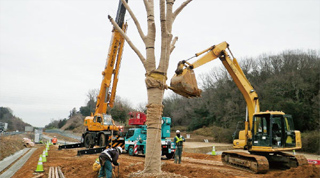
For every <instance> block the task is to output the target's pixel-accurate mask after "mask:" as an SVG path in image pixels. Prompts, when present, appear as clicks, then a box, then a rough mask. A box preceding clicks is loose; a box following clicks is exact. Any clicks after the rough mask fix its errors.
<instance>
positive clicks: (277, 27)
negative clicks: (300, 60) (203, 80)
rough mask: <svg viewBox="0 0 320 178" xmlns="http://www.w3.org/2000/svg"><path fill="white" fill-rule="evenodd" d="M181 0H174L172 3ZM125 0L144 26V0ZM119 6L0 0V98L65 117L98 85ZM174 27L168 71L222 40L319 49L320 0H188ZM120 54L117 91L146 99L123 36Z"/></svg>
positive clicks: (28, 115) (244, 52) (31, 115)
mask: <svg viewBox="0 0 320 178" xmlns="http://www.w3.org/2000/svg"><path fill="white" fill-rule="evenodd" d="M182 2H183V1H182V0H176V1H175V6H174V7H175V8H177V7H178V5H180V4H181V3H182ZM158 4H159V3H158V1H156V2H155V10H156V12H155V14H156V15H157V16H156V17H157V19H156V25H157V32H158V33H159V32H160V28H159V18H158V16H159V15H158V14H159V12H158ZM129 5H130V6H131V8H132V9H133V11H134V12H135V14H136V16H137V18H138V19H139V20H140V23H141V25H142V27H143V29H144V31H145V32H146V15H145V14H146V13H145V8H144V4H143V2H142V1H141V0H129ZM117 6H118V0H104V1H102V0H21V1H18V0H0V106H2V107H9V108H11V109H12V110H13V114H14V115H15V116H17V117H19V118H21V119H22V120H23V121H25V122H27V123H30V124H31V125H33V126H45V125H46V124H48V123H49V122H50V121H51V119H56V120H57V119H63V118H67V117H68V115H69V111H70V110H71V109H72V108H74V107H76V108H77V109H79V107H80V106H84V105H85V104H86V101H87V96H86V95H87V93H88V91H89V90H92V89H98V88H100V84H101V80H102V75H101V72H102V70H103V69H104V65H105V62H106V57H107V53H108V49H109V44H110V40H111V39H110V38H111V30H112V26H111V24H110V22H109V21H108V19H107V16H108V15H111V16H112V17H115V16H116V12H117V8H118V7H117ZM125 19H126V20H127V22H128V24H129V29H128V32H127V34H128V36H129V37H130V38H131V40H132V41H133V43H134V44H135V45H136V46H138V48H139V49H140V50H141V52H142V53H143V54H144V53H145V51H144V46H143V43H142V41H141V39H140V37H139V35H138V33H137V30H136V28H135V25H134V24H133V21H132V19H131V18H130V16H129V14H128V13H127V15H126V18H125ZM173 35H174V36H178V37H179V40H178V41H177V43H176V48H175V50H174V52H173V53H172V55H171V61H170V67H169V70H168V78H171V77H172V76H173V73H174V70H175V67H176V64H177V62H178V61H180V60H183V59H187V58H189V57H191V56H193V55H194V54H195V53H196V52H199V51H202V50H203V49H206V48H208V47H209V46H212V45H214V44H218V43H220V42H222V41H227V42H228V43H229V44H230V48H231V49H232V52H233V54H234V56H235V57H237V58H238V59H240V60H241V58H245V57H256V56H258V55H260V54H262V53H267V54H277V53H279V52H281V51H284V50H288V49H303V50H307V49H316V50H318V49H320V1H319V0H288V1H286V0H256V1H254V0H242V1H239V0H238V1H236V0H223V1H222V0H221V1H219V0H217V1H216V0H194V1H193V2H191V3H190V4H189V5H188V6H187V7H186V8H185V9H184V10H183V11H182V12H181V13H180V15H179V16H178V17H177V19H176V21H175V23H174V24H173ZM158 36H160V35H159V34H158ZM157 39H158V41H157V46H156V52H157V58H159V54H158V53H159V51H160V50H159V49H160V47H159V44H160V40H159V38H157ZM122 59H123V60H122V63H121V69H120V74H119V83H118V88H117V96H120V97H121V98H122V99H126V100H127V101H128V102H129V103H130V104H131V105H132V106H133V107H138V106H139V105H140V104H145V103H146V102H147V93H146V88H145V83H144V74H145V71H144V68H143V67H142V64H141V62H140V60H139V59H138V57H137V56H136V54H135V53H134V52H133V51H132V50H131V49H130V47H129V45H127V44H125V49H124V54H123V58H122ZM219 65H221V62H220V61H213V62H211V63H209V64H207V65H205V66H202V67H200V68H198V70H196V71H195V72H196V73H197V76H199V75H201V74H203V73H206V72H208V71H209V70H210V69H212V68H213V67H214V66H219ZM169 82H170V80H168V81H167V84H169ZM167 95H170V92H169V91H167V92H166V96H167Z"/></svg>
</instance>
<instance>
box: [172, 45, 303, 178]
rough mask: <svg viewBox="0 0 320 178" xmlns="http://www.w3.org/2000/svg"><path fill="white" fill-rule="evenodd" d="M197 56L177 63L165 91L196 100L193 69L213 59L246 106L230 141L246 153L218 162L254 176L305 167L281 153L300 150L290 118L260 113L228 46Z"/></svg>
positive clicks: (224, 155) (227, 155)
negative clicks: (235, 135)
mask: <svg viewBox="0 0 320 178" xmlns="http://www.w3.org/2000/svg"><path fill="white" fill-rule="evenodd" d="M227 50H228V51H229V53H230V54H231V56H232V58H231V57H230V56H229V53H228V52H227ZM204 53H205V54H204ZM203 54H204V55H203ZM200 55H203V56H202V57H200V58H199V59H198V60H197V61H195V62H194V63H192V64H191V63H189V62H188V61H180V62H179V63H178V67H177V70H176V71H175V75H174V76H173V78H172V79H171V82H170V87H169V88H170V89H172V90H173V91H174V92H176V93H177V94H180V95H182V96H184V97H200V96H201V92H202V91H201V90H200V89H199V88H198V86H197V81H196V78H195V74H194V71H193V69H195V68H197V67H200V66H202V65H204V64H206V63H207V62H209V61H212V60H214V59H217V58H219V59H220V60H221V61H222V63H223V65H224V67H225V68H226V69H227V71H228V73H229V74H230V75H231V77H232V79H233V81H234V82H235V84H236V85H237V87H238V88H239V90H240V92H241V93H242V95H243V96H244V99H245V101H246V104H247V108H246V118H245V122H244V123H245V124H244V130H241V131H240V132H239V138H237V139H234V140H233V147H234V148H241V149H245V150H248V152H249V153H246V152H239V151H226V152H223V153H222V157H221V159H222V162H223V163H224V164H226V165H229V166H232V167H236V168H240V169H244V170H248V171H251V172H254V173H266V172H267V171H268V170H269V167H270V166H277V167H280V166H281V167H287V168H290V167H297V166H300V165H305V164H308V161H307V159H306V158H305V157H304V156H302V155H293V154H289V153H287V152H284V151H290V150H291V151H292V150H298V149H301V146H302V144H301V135H300V131H297V130H294V126H293V120H292V117H291V116H290V115H286V114H285V113H283V112H281V111H264V112H262V111H260V106H259V98H258V94H257V93H256V91H255V90H254V88H253V87H252V86H251V84H250V82H249V81H248V79H247V78H246V76H245V75H244V73H243V71H242V69H241V68H240V66H239V64H238V62H237V60H236V58H234V57H233V54H232V53H231V50H230V48H229V44H228V43H227V42H222V43H220V44H218V45H214V46H211V47H210V48H208V49H205V50H204V51H202V52H200V53H196V54H195V56H194V57H198V56H200ZM226 92H227V91H226Z"/></svg>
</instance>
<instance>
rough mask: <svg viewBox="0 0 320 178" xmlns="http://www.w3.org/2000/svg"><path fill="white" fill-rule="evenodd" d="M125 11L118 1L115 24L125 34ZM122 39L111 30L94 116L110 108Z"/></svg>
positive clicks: (116, 78)
mask: <svg viewBox="0 0 320 178" xmlns="http://www.w3.org/2000/svg"><path fill="white" fill-rule="evenodd" d="M125 12H126V9H125V7H124V6H123V4H122V2H121V1H119V8H118V11H117V16H116V22H117V24H118V25H119V27H122V30H123V31H124V32H126V30H127V24H126V23H124V16H125ZM123 45H124V38H123V37H122V36H121V34H120V32H119V31H117V30H116V29H115V28H113V30H112V37H111V43H110V47H109V52H108V58H107V61H106V65H105V69H104V71H103V72H102V75H103V79H102V82H101V86H100V92H99V95H98V97H97V104H96V110H95V113H94V115H97V114H106V113H107V110H108V107H110V108H112V107H113V103H114V100H115V96H116V88H117V84H118V74H119V70H120V63H121V59H122V53H123Z"/></svg>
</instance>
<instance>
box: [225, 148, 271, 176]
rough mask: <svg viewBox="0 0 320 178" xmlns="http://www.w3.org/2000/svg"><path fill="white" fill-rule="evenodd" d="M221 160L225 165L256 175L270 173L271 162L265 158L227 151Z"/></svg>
mask: <svg viewBox="0 0 320 178" xmlns="http://www.w3.org/2000/svg"><path fill="white" fill-rule="evenodd" d="M221 160H222V163H223V164H224V165H228V166H231V167H234V168H237V169H241V170H245V171H249V172H252V173H256V174H258V173H266V172H268V171H269V162H268V159H267V158H266V157H264V156H258V155H252V154H248V153H242V152H232V151H227V152H223V153H222V157H221Z"/></svg>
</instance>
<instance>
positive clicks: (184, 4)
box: [172, 0, 192, 22]
mask: <svg viewBox="0 0 320 178" xmlns="http://www.w3.org/2000/svg"><path fill="white" fill-rule="evenodd" d="M191 1H192V0H186V1H185V2H183V3H182V4H181V5H180V7H178V8H177V9H176V10H175V11H174V13H173V16H172V22H173V21H174V20H175V19H176V17H177V16H178V14H179V13H180V12H181V11H182V9H183V8H184V7H186V6H187V5H188V4H189V3H190V2H191Z"/></svg>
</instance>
